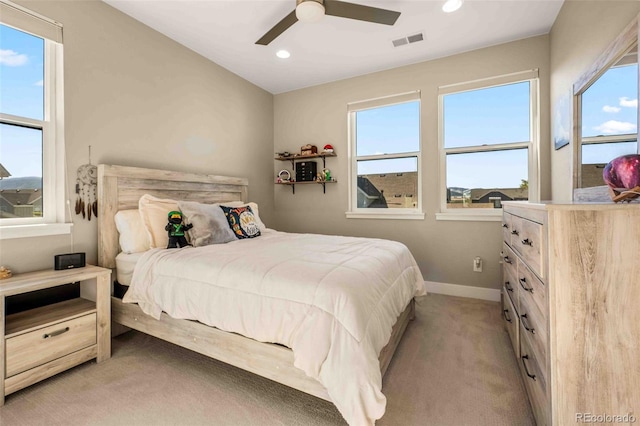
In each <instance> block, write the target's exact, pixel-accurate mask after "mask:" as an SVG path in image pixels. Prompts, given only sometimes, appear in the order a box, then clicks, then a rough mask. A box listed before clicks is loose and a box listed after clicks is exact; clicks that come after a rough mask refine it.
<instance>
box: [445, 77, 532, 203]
mask: <svg viewBox="0 0 640 426" xmlns="http://www.w3.org/2000/svg"><path fill="white" fill-rule="evenodd" d="M439 100H440V111H441V113H440V114H441V115H440V147H441V148H440V155H441V163H440V164H441V181H442V187H443V189H442V207H441V211H442V212H445V213H446V212H449V213H464V211H466V210H471V209H473V211H474V212H476V213H474V214H478V212H479V213H483V211H480V210H481V209H482V210H488V209H500V208H501V207H502V201H512V200H516V201H520V200H529V199H531V198H532V197H531V194H532V193H533V194H536V192H537V187H538V186H537V175H536V167H535V164H536V160H535V158H536V156H537V146H538V79H537V71H535V70H534V71H527V72H524V73H517V74H513V75H508V76H500V77H495V78H489V79H486V80H482V81H476V82H470V83H462V84H460V85H452V86H446V87H441V88H440V96H439ZM533 198H534V199H535V197H533ZM484 213H489V214H493V213H491V212H489V211H486V212H484Z"/></svg>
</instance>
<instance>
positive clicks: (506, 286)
mask: <svg viewBox="0 0 640 426" xmlns="http://www.w3.org/2000/svg"><path fill="white" fill-rule="evenodd" d="M504 288H506V289H507V291H510V292H511V293H513V287H511V283H509V281H505V282H504Z"/></svg>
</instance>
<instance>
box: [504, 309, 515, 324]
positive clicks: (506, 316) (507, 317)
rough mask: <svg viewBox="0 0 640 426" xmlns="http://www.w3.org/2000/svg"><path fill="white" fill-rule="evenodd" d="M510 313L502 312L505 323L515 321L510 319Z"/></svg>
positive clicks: (506, 310)
mask: <svg viewBox="0 0 640 426" xmlns="http://www.w3.org/2000/svg"><path fill="white" fill-rule="evenodd" d="M508 312H509V310H508V309H505V310H503V311H502V316H503V317H504V319H505V321H507V322H512V321H513V320H512V319H511V318H509V316H508V315H507V313H508Z"/></svg>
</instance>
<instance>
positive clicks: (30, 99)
mask: <svg viewBox="0 0 640 426" xmlns="http://www.w3.org/2000/svg"><path fill="white" fill-rule="evenodd" d="M43 80H44V40H43V39H41V38H39V37H36V36H33V35H31V34H27V33H24V32H22V31H18V30H15V29H13V28H11V27H7V26H5V25H0V112H2V113H4V114H11V115H15V116H20V117H26V118H32V119H36V120H43V118H44V82H43ZM0 163H2V165H3V166H4V167H5V168H6V169H7V170H8V171H9V172H10V173H11V176H12V177H26V176H37V177H42V131H41V130H36V129H30V128H25V127H19V126H15V125H9V124H1V125H0Z"/></svg>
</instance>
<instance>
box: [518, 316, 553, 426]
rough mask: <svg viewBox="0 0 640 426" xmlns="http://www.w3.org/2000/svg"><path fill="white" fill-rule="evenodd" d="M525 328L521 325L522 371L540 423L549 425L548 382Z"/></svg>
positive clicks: (537, 421)
mask: <svg viewBox="0 0 640 426" xmlns="http://www.w3.org/2000/svg"><path fill="white" fill-rule="evenodd" d="M524 333H525V330H524V329H523V328H522V324H521V327H520V356H519V359H520V363H519V364H520V371H521V372H522V377H523V380H524V385H525V388H526V389H527V394H528V395H529V402H530V403H531V408H532V410H533V414H534V416H535V418H536V423H537V424H538V425H547V424H549V423H550V421H549V413H550V407H549V399H548V398H547V382H546V379H545V377H544V375H543V374H542V369H541V366H540V364H539V363H538V359H537V358H536V355H535V353H534V352H533V351H532V350H531V344H530V342H529V337H528V336H526V335H524Z"/></svg>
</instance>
